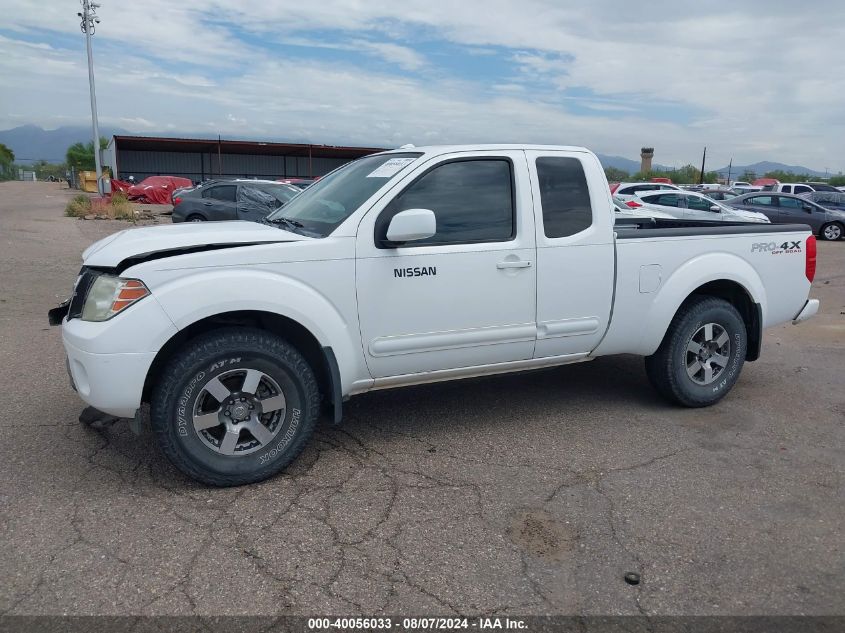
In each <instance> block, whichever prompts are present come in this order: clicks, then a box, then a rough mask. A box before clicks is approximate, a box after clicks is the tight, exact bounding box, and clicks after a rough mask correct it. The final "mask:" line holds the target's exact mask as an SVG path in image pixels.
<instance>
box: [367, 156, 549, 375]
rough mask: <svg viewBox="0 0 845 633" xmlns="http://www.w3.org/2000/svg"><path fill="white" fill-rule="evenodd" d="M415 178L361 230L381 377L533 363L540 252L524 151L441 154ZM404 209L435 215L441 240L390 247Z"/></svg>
mask: <svg viewBox="0 0 845 633" xmlns="http://www.w3.org/2000/svg"><path fill="white" fill-rule="evenodd" d="M409 180H410V182H409V184H407V185H403V186H402V189H401V191H400V192H399V193H398V195H395V196H394V195H391V194H392V193H393V192H391V194H388V196H386V197H385V198H386V199H385V200H383V201H381V202H379V203H377V204H376V205H375V206H374V207H373V209H371V211H370V212H369V213H368V214H367V215H366V216H365V217H364V219H363V220H362V222H361V224H360V225H359V227H358V236H357V243H356V252H357V255H356V260H357V261H356V279H357V282H356V283H357V293H358V313H359V318H360V327H361V336H362V342H363V347H364V355H365V358H366V361H367V365H368V367H369V369H370V373H371V374H372V376H373V377H374V378H383V377H388V376H399V375H403V374H415V373H420V372H427V371H436V370H443V369H456V368H463V367H477V366H479V365H487V364H494V363H503V362H509V361H516V360H525V359H530V358H531V357H532V355H533V352H534V342H535V338H536V323H535V317H536V310H535V293H536V249H535V243H534V224H533V214H532V209H531V192H530V190H529V188H528V186H527V183H528V174H527V168H526V164H525V156H524V154H523V153H522V152H495V153H489V152H478V153H473V154H466V153H460V154H455V155H449V156H445V157H440V158H438V159H437V161H436V163H434V164H432V163H427V164H424V165H421V166H420V167H419V168H418V169H417V170H416V172H414V173H413V174H412V175H411V176H410V178H409ZM406 182H407V181H406ZM405 209H430V210H431V211H433V212H434V214H435V217H436V220H437V232H436V234H435V235H434V236H432V237H431V238H427V239H424V240H420V241H416V242H407V243H406V244H405V245H401V246H398V247H396V246H388V245H385V244H383V243H382V240H384V239H385V238H386V232H387V226H388V225H389V223H390V219H391V218H392V217H393V216H394V215H395V214H396V213H398V212H400V211H403V210H405Z"/></svg>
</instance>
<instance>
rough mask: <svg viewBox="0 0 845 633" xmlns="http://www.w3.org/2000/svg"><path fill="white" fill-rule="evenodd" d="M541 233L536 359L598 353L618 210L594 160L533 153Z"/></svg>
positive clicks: (610, 282) (610, 293)
mask: <svg viewBox="0 0 845 633" xmlns="http://www.w3.org/2000/svg"><path fill="white" fill-rule="evenodd" d="M526 156H527V158H528V165H529V169H530V172H531V191H532V194H533V199H534V209H535V217H536V234H537V345H536V349H535V352H534V357H535V358H544V357H549V356H561V355H567V354H583V353H587V352H590V351H592V350H593V349H594V348H595V347H596V346H597V345H598V343H599V341H600V340H601V338H602V336H603V335H604V332H605V330H606V329H607V324H608V320H609V317H610V307H611V303H612V300H613V284H614V244H613V229H612V222H613V203H612V201H611V198H610V196H609V195H608V191H607V188H606V187H605V186H604V179H603V175H602V172H601V165H600V164H599V163H598V160H596V159H595V157H593V156H592V155H590V154H585V153H579V152H566V151H552V150H547V151H546V150H544V151H535V150H532V151H527V152H526Z"/></svg>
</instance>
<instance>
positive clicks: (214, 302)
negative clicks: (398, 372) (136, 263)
mask: <svg viewBox="0 0 845 633" xmlns="http://www.w3.org/2000/svg"><path fill="white" fill-rule="evenodd" d="M350 288H352V289H353V290H352V291H351V295H350V296H351V299H352V301H354V280H351V282H350ZM153 293H154V295H155V297H156V299H157V300H158V302H159V303H160V304H161V306H162V308H163V309H164V311H165V312H166V313H167V315H168V316H169V317H170V319H171V320H172V321H173V323H174V324H175V325H176V327H177V328H178V329H179V330H182V329H184V328H186V327H188V326H189V325H191V324H193V323H196V322H197V321H200V320H202V319H205V318H208V317H212V316H216V315H218V314H223V313H227V312H237V311H244V310H250V311H259V312H270V313H273V314H278V315H280V316H284V317H287V318H289V319H291V320H293V321H296V322H297V323H299V324H300V325H302V326H303V327H304V328H306V329H307V330H308V331H309V332H311V334H313V335H314V337H315V338H316V339H317V341H318V342H319V343H320V345H321V346H322V347H331V348H332V350H333V351H334V354H335V356H336V358H337V363H338V367H339V370H340V375H341V378H342V388H343V393H344V394H345V393H348V392H349V387H350V385H351V383H352V382H354V380H355V379H357V378H362V377H364V376H365V375H366V374H363V375H362V373H361V371H362V364H363V359H362V352H361V348H360V342H358V339H359V336H360V335H359V330H358V321H357V311H356V310H355V309H354V303H353V305H352V308H351V309H349V308H348V306H347V309H345V310H344V309H343V308H341V307H339V306H337V305H335V303H334V302H333V301H331V300H330V299H329V298H328V297H326V296H325V295H323V294H321V293H320V292H318V291H317V290H316V289H315V288H314V287H312V286H309V285H307V284H305V283H303V282H302V281H300V280H298V279H295V278H293V277H289V276H285V275H282V274H279V273H275V272H268V271H263V270H256V269H249V270H244V269H238V268H235V269H231V270H226V269H220V268H215V269H213V270H208V269H199V270H195V271H185V274H184V275H181V276H180V277H179V278H177V279H173V280H171V281H168V282H165V283H163V284H161V285H158V286H156V287H155V288H154V290H153ZM344 313H346V314H347V315H350V318H351V319H353V320H352V321H349V320H348V319H347V318H345V317H344ZM364 371H366V370H364Z"/></svg>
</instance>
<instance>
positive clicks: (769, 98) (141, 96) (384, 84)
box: [0, 0, 845, 171]
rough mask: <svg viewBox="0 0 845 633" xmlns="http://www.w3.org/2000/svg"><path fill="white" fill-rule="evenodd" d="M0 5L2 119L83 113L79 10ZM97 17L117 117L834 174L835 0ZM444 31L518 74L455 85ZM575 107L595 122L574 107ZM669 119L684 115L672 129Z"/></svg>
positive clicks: (141, 7)
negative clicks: (334, 58)
mask: <svg viewBox="0 0 845 633" xmlns="http://www.w3.org/2000/svg"><path fill="white" fill-rule="evenodd" d="M0 12H2V14H3V15H5V16H7V17H6V22H7V23H8V24H4V28H6V29H7V32H8V33H14V34H15V35H9V36H8V37H2V36H0V101H2V105H3V108H2V109H0V126H3V125H12V124H19V123H20V122H21V121H20V120H19V119H13V118H12V117H11V115H5V114H4V113H9V112H17V113H21V112H24V113H31V117H32V118H31V120H32V121H33V122H36V123H37V122H46V121H54V120H56V117H57V116H62V117H67V118H70V119H73V118H74V117H77V118H78V119H79V120H80V121H84V120H85V118H86V117H87V113H86V110H87V95H86V90H87V83H86V82H85V66H84V57H83V56H82V53H81V50H82V49H81V37H80V36H79V31H78V23H77V21H76V18H75V16H74V15H73V14H74V13H75V7H73V6H71V5H64V6H62V5H61V4H60V3H38V4H35V3H31V4H28V3H23V4H22V3H21V2H20V1H19V0H0ZM100 14H101V17H102V18H103V22H102V24H101V25H100V29H99V31H98V33H97V36H96V38H95V46H96V48H95V55H96V58H97V69H98V75H97V77H98V98H99V102H100V111H101V114H102V116H103V117H104V118H109V117H111V118H112V119H113V120H118V119H121V118H123V119H129V120H132V119H143V120H146V121H147V122H149V123H151V124H154V125H155V126H157V128H158V129H162V130H164V129H177V130H179V131H182V132H185V133H187V132H190V131H192V130H198V129H201V128H204V129H215V126H217V127H216V129H218V130H220V131H221V132H223V133H225V132H226V131H227V130H233V131H237V132H238V133H246V131H247V130H252V132H251V135H262V134H266V135H272V136H274V137H280V136H281V137H283V136H287V135H288V134H290V135H295V136H297V138H298V139H299V140H307V139H311V140H315V141H322V142H360V143H364V144H368V145H371V144H385V145H386V144H390V143H391V142H393V141H394V139H395V140H397V141H401V142H408V141H421V142H432V141H433V140H437V141H444V142H454V141H469V140H489V141H496V140H512V141H529V142H533V141H546V142H566V143H581V144H586V145H588V146H590V147H592V148H594V149H596V150H597V151H601V152H605V153H611V154H619V155H627V156H635V155H636V153H637V151H638V148H639V147H640V146H641V145H643V144H649V145H654V146H656V147H657V156H656V160H657V161H658V162H661V163H666V164H682V163H685V162H689V161H692V160H696V158H697V157H698V156H700V151H701V147H702V146H703V145H707V146H708V148H709V149H708V156H711V157H712V161H713V164H716V163H718V164H719V166H721V165H722V163H725V164H726V163H727V161H728V160H729V159H730V158H731V157H733V158H734V163H743V162H754V161H757V160H763V159H772V160H781V161H783V162H790V163H803V164H807V165H809V166H811V167H816V168H824V166H829V167H831V169H832V170H834V171H838V170H843V169H845V158H843V154H842V151H841V148H842V146H843V142H844V141H845V120H843V119H842V117H841V112H842V111H843V106H845V84H843V83H842V82H841V81H840V80H839V78H838V77H837V76H835V72H834V71H835V69H838V68H842V67H843V66H845V64H843V62H845V48H843V47H841V46H839V45H838V42H839V41H840V40H841V35H842V27H841V24H843V23H845V5H843V4H842V3H841V2H837V1H833V0H817V1H816V2H815V3H814V4H813V11H806V12H801V11H796V10H795V6H794V4H791V3H786V2H785V0H770V1H769V2H767V3H765V7H764V10H761V8H760V7H749V8H743V7H742V6H741V5H737V3H726V2H711V3H705V4H698V5H695V4H689V3H677V2H670V1H669V0H658V1H656V2H652V3H648V4H647V5H642V4H641V3H640V4H637V3H629V2H622V1H618V0H617V1H613V0H594V1H592V2H589V3H578V4H574V3H561V2H557V1H556V0H524V1H523V2H520V3H514V2H512V1H510V0H463V1H462V2H460V3H451V4H450V5H449V9H448V10H444V9H443V5H442V4H441V3H432V2H430V0H406V1H405V2H402V3H396V2H393V1H392V0H368V2H366V3H361V2H359V1H358V0H323V1H322V2H320V3H315V4H311V5H307V4H305V5H304V4H301V3H287V2H285V3H267V2H266V1H265V0H261V1H260V2H259V1H258V0H241V1H240V2H238V3H237V5H236V6H232V3H224V2H222V0H181V1H180V2H179V3H172V2H165V1H164V0H149V1H148V2H144V3H136V2H129V1H128V0H124V1H122V2H121V1H119V0H110V2H108V3H106V4H105V5H104V6H103V7H102V9H101V10H100ZM9 16H13V17H9ZM820 16H824V17H823V19H820ZM39 29H48V30H50V31H53V32H57V33H61V34H63V36H64V37H66V36H68V35H73V36H75V37H79V38H80V47H79V48H78V49H75V50H72V51H70V52H68V51H66V50H64V49H63V48H61V46H63V45H65V44H64V41H66V40H64V41H62V40H57V41H54V40H52V39H51V38H50V37H49V36H48V35H44V31H43V30H39ZM326 33H328V34H329V35H328V36H327V35H326ZM18 34H22V35H21V37H22V38H23V37H25V39H26V41H23V39H16V38H17V37H18ZM245 34H246V35H245ZM250 34H255V35H257V36H259V37H258V38H253V37H250ZM438 39H439V40H446V41H449V42H451V43H453V44H457V45H460V46H461V47H463V50H465V51H466V54H467V55H468V56H470V57H472V58H474V61H475V63H484V64H499V63H502V59H503V58H504V59H506V60H511V62H512V63H514V64H515V68H516V71H515V72H514V74H513V76H511V77H499V78H498V79H497V80H496V81H493V82H487V83H489V85H487V83H485V81H483V80H480V79H479V80H476V79H474V78H473V77H470V76H467V77H456V76H454V75H452V74H450V73H449V72H447V71H446V70H445V69H441V68H438V65H437V58H436V57H437V56H435V55H428V56H424V55H423V54H422V50H430V49H421V48H419V47H417V46H416V45H415V43H416V42H426V43H427V45H428V46H429V47H430V46H432V42H436V41H437V40H438ZM34 40H38V41H34ZM267 41H273V42H287V43H288V44H296V45H298V46H301V47H302V51H301V53H302V54H301V56H300V58H299V59H298V60H297V61H296V62H294V61H292V60H288V59H284V56H279V55H278V54H277V53H276V52H275V51H273V50H272V49H270V48H268V47H267V46H265V45H264V44H259V42H267ZM317 46H319V47H323V48H332V49H337V50H357V51H359V52H363V53H365V54H367V55H370V56H373V57H376V58H378V59H379V60H382V61H386V62H388V63H387V64H386V65H384V66H379V68H384V70H383V71H379V72H376V71H373V70H367V69H366V68H363V67H360V66H356V65H354V64H353V63H352V62H351V61H349V62H346V63H338V62H328V61H323V62H318V61H313V60H312V61H309V60H308V53H309V48H312V49H313V48H314V47H317ZM175 68H178V69H179V70H174V69H175ZM391 69H392V70H391ZM403 71H407V73H404V72H403ZM419 76H422V78H418V77H419ZM572 91H575V93H576V94H585V95H587V96H585V97H584V98H579V99H575V100H573V98H572V96H571V93H572ZM573 103H578V104H579V105H581V106H582V108H580V109H579V111H580V112H585V111H586V112H592V113H593V114H580V115H578V116H576V115H574V114H572V109H571V107H570V106H571V104H573ZM56 104H61V108H60V110H61V111H59V112H57V111H56V110H57V105H56ZM585 108H586V110H585ZM638 113H645V114H646V115H647V116H645V115H638ZM657 113H661V114H663V116H664V117H665V118H664V119H661V117H660V116H658V115H657ZM678 113H681V114H683V115H684V116H685V117H686V118H687V119H688V120H685V121H683V122H673V120H676V119H677V117H678ZM228 115H231V116H233V117H235V118H236V119H239V120H245V121H246V123H241V122H240V121H237V122H235V121H231V120H228V118H227V117H228ZM139 126H140V123H139ZM145 129H149V128H145Z"/></svg>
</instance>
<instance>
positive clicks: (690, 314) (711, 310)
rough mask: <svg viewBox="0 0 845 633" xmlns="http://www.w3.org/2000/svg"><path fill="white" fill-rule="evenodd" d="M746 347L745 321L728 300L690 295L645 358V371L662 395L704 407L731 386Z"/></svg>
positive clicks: (675, 400) (719, 398)
mask: <svg viewBox="0 0 845 633" xmlns="http://www.w3.org/2000/svg"><path fill="white" fill-rule="evenodd" d="M747 347H748V333H747V332H746V329H745V323H744V322H743V320H742V316H741V315H740V314H739V312H738V311H737V309H736V308H735V307H734V306H733V305H731V304H730V303H728V302H727V301H725V300H723V299H718V298H715V297H704V296H702V297H695V298H693V299H691V300H690V301H688V302H687V303H685V304H684V305H683V306H682V307H681V308H680V309H679V310H678V313H677V314H676V315H675V318H674V319H672V323H671V324H670V326H669V330H668V331H667V332H666V335H665V336H664V338H663V342H662V343H661V344H660V347H659V348H658V349H657V351H656V352H655V353H654V354H652V355H651V356H648V357H646V359H645V367H646V373H647V374H648V378H649V381H650V382H651V384H652V385H653V386H654V388H655V389H657V391H658V392H659V393H660V394H661V395H662V396H663V397H665V398H667V399H668V400H671V401H672V402H676V403H678V404H682V405H684V406H687V407H706V406H709V405H711V404H715V403H716V402H718V401H719V400H721V399H722V398H724V397H725V396H726V395H727V393H728V392H729V391H730V390H731V389H732V388H733V386H734V384H735V383H736V381H737V379H738V378H739V373H740V371H741V370H742V365H743V363H744V362H745V354H746V350H747Z"/></svg>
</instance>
